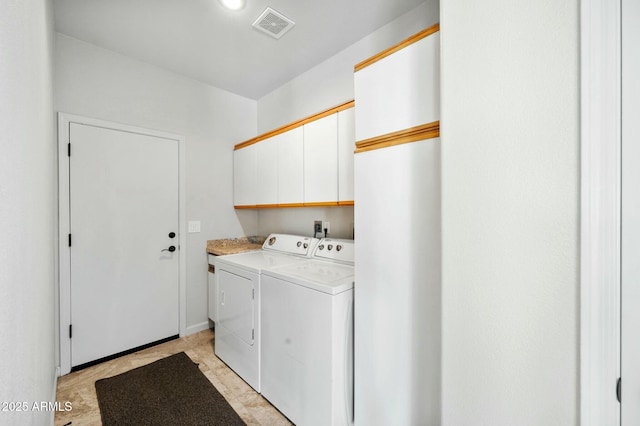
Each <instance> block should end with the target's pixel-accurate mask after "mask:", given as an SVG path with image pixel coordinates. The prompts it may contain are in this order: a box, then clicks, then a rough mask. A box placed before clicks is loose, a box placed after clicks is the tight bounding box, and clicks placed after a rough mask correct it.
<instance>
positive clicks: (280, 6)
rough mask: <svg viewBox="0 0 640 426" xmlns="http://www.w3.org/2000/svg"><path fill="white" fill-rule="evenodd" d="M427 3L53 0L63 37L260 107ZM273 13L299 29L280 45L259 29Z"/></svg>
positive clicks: (401, 0) (413, 0)
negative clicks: (235, 5)
mask: <svg viewBox="0 0 640 426" xmlns="http://www.w3.org/2000/svg"><path fill="white" fill-rule="evenodd" d="M423 1H424V0H247V6H246V7H245V8H244V9H243V10H240V11H235V12H234V11H230V10H226V9H224V8H223V7H222V6H221V5H220V3H219V2H218V1H217V0H53V4H54V16H55V28H56V31H58V32H60V33H62V34H65V35H68V36H70V37H74V38H76V39H79V40H83V41H86V42H88V43H91V44H94V45H96V46H99V47H102V48H105V49H109V50H112V51H115V52H118V53H121V54H123V55H127V56H129V57H132V58H135V59H138V60H140V61H143V62H146V63H149V64H153V65H156V66H158V67H161V68H164V69H166V70H170V71H173V72H175V73H178V74H181V75H184V76H186V77H189V78H192V79H195V80H198V81H201V82H203V83H206V84H209V85H211V86H215V87H218V88H221V89H224V90H228V91H230V92H233V93H237V94H239V95H242V96H245V97H248V98H251V99H259V98H261V97H262V96H264V95H266V94H267V93H269V92H271V91H273V90H274V89H276V88H278V87H280V86H281V85H282V84H284V83H286V82H287V81H289V80H291V79H292V78H293V77H295V76H297V75H299V74H301V73H303V72H304V71H306V70H308V69H310V68H313V67H314V66H315V65H317V64H319V63H320V62H322V61H324V60H325V59H327V58H329V57H331V56H333V55H335V54H336V53H338V52H340V51H341V50H343V49H344V48H346V47H348V46H349V45H351V44H353V43H354V42H356V41H358V40H360V39H361V38H363V37H365V36H366V35H368V34H370V33H372V32H373V31H375V30H376V29H378V28H380V27H382V26H384V25H385V24H386V23H388V22H390V21H392V20H393V19H395V18H397V17H399V16H400V15H403V14H404V13H406V12H408V11H410V10H411V9H413V8H415V7H417V6H418V5H419V4H421V3H422V2H423ZM267 6H269V7H271V8H273V9H275V10H276V11H278V12H280V13H282V14H283V15H285V16H287V17H288V18H289V19H291V20H293V21H294V22H295V26H294V27H293V28H292V29H291V30H290V31H289V32H288V33H286V34H285V35H284V36H283V37H282V38H280V39H279V40H277V39H274V38H271V37H269V36H267V35H265V34H263V33H261V32H259V31H257V30H256V29H254V28H252V27H251V24H252V23H253V21H254V20H255V19H256V18H257V17H258V16H259V15H260V14H261V13H262V12H263V11H264V9H265V8H266V7H267Z"/></svg>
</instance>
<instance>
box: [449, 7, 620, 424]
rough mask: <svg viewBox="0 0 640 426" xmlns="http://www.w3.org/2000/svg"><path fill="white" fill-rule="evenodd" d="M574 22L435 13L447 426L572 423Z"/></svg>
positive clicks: (498, 11) (575, 365) (573, 12)
mask: <svg viewBox="0 0 640 426" xmlns="http://www.w3.org/2000/svg"><path fill="white" fill-rule="evenodd" d="M578 22H579V2H578V1H577V0H572V1H560V2H532V1H528V0H515V1H511V2H504V1H496V0H490V1H485V2H482V3H474V2H468V1H461V0H442V1H441V37H442V121H441V135H442V169H443V179H442V180H443V189H442V198H443V211H442V217H443V233H442V236H443V356H442V360H443V378H442V383H443V424H445V425H469V424H477V425H571V424H574V425H575V424H578V421H579V419H578V410H579V394H578V382H579V359H578V358H579V339H578V337H579V266H578V265H579V241H578V238H579V220H580V210H579V155H580V153H579V75H580V74H579V26H578ZM612 386H613V383H612ZM612 397H613V387H612Z"/></svg>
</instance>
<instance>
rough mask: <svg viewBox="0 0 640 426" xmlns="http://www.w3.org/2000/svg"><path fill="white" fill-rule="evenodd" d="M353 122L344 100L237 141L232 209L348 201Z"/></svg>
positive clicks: (352, 113) (349, 105)
mask: <svg viewBox="0 0 640 426" xmlns="http://www.w3.org/2000/svg"><path fill="white" fill-rule="evenodd" d="M325 114H329V115H326V116H325V117H322V118H319V119H316V117H317V116H322V115H325ZM354 121H355V108H353V102H348V103H345V104H344V105H340V106H339V107H334V108H331V109H329V110H326V111H324V112H321V113H319V114H318V115H316V116H312V117H310V118H306V119H303V120H300V121H299V122H296V123H293V124H290V125H287V126H285V127H284V128H282V129H276V130H274V131H273V132H271V134H274V133H275V135H274V136H271V137H268V138H266V139H263V137H265V136H266V135H264V136H258V137H257V138H254V139H251V140H250V141H247V142H245V143H242V144H241V146H244V147H243V148H240V149H236V150H235V151H234V154H233V161H234V170H233V183H234V204H235V205H236V207H242V206H244V207H251V206H253V207H255V206H258V207H260V206H262V207H277V206H282V207H287V206H292V205H295V206H301V205H304V204H311V205H315V204H317V203H323V204H326V205H327V206H329V205H338V204H343V205H345V204H346V205H350V204H353V197H354V195H353V179H354V177H353V173H354V172H353V159H354V151H355V141H356V138H355V123H354ZM303 123H306V124H303ZM284 129H289V130H286V131H284ZM279 132H281V133H279Z"/></svg>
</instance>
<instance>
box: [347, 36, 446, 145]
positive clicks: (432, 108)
mask: <svg viewBox="0 0 640 426" xmlns="http://www.w3.org/2000/svg"><path fill="white" fill-rule="evenodd" d="M355 97H356V102H357V119H356V140H358V141H362V140H365V139H369V138H372V137H376V136H380V135H386V134H388V133H393V132H396V131H400V130H405V129H409V128H412V127H415V126H419V125H423V124H426V123H432V122H434V121H438V120H439V119H440V32H436V33H434V34H431V35H429V36H428V37H425V38H423V39H421V40H419V41H417V42H415V43H413V44H411V45H410V46H407V47H405V48H403V49H401V50H399V51H397V52H395V53H394V54H392V55H389V56H387V57H385V58H382V59H380V60H379V61H377V62H375V63H373V64H371V65H369V66H367V67H365V68H362V69H360V70H358V71H357V72H356V73H355Z"/></svg>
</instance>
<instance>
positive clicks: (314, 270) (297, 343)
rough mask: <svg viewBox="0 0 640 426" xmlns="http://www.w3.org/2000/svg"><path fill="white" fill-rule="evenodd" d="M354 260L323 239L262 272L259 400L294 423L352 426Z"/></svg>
mask: <svg viewBox="0 0 640 426" xmlns="http://www.w3.org/2000/svg"><path fill="white" fill-rule="evenodd" d="M353 259H354V243H353V241H352V240H331V239H326V238H325V239H322V240H320V242H319V243H318V245H317V246H316V249H315V251H314V253H313V256H312V258H311V259H310V260H306V261H304V262H297V263H295V264H291V265H286V266H281V267H274V268H269V269H267V270H264V271H263V273H262V281H261V287H262V288H261V291H262V294H261V297H262V311H261V323H262V336H261V338H262V354H261V387H262V395H263V396H264V397H265V398H266V399H268V400H269V401H270V402H271V403H272V404H273V405H274V406H275V407H276V408H278V410H280V411H281V412H282V413H283V414H284V415H285V416H287V417H288V418H289V419H290V420H291V421H292V422H293V423H295V424H297V425H302V426H308V425H321V426H326V425H350V424H352V423H353V285H354V284H353V282H354V275H353V269H354V268H353Z"/></svg>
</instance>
